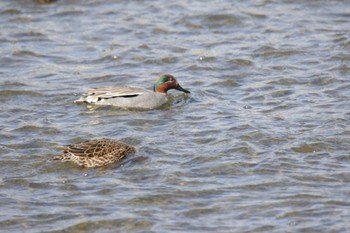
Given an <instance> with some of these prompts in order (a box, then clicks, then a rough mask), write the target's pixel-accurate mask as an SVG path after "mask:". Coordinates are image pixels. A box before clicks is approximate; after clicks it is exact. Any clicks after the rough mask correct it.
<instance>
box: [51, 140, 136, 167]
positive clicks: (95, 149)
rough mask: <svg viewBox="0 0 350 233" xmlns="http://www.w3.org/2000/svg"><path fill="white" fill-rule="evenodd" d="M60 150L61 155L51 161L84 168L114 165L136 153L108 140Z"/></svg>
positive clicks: (85, 142)
mask: <svg viewBox="0 0 350 233" xmlns="http://www.w3.org/2000/svg"><path fill="white" fill-rule="evenodd" d="M62 149H63V153H62V154H60V155H57V156H54V157H53V158H52V160H61V161H71V162H73V163H75V164H77V165H79V166H81V167H84V168H95V167H102V166H106V165H109V164H114V163H117V162H119V161H120V160H122V159H123V158H125V157H126V156H127V155H129V154H133V153H135V152H136V149H135V148H134V147H133V146H130V145H128V144H126V143H123V142H121V141H117V140H113V139H108V138H100V139H92V140H86V141H83V142H80V143H77V144H71V145H66V146H64V147H63V148H62Z"/></svg>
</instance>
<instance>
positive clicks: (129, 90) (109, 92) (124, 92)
mask: <svg viewBox="0 0 350 233" xmlns="http://www.w3.org/2000/svg"><path fill="white" fill-rule="evenodd" d="M148 92H151V91H149V90H146V89H143V88H140V87H130V86H116V87H100V88H91V89H89V90H88V91H87V94H86V95H85V96H83V97H82V98H80V99H79V100H77V101H76V102H87V103H96V102H98V101H101V100H102V99H111V98H117V97H120V98H131V97H136V96H139V95H142V94H144V93H148Z"/></svg>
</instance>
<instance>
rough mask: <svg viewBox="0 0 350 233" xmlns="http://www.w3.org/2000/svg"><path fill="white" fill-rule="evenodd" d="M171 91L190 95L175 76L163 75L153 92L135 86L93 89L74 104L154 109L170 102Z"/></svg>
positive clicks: (157, 81)
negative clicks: (169, 92)
mask: <svg viewBox="0 0 350 233" xmlns="http://www.w3.org/2000/svg"><path fill="white" fill-rule="evenodd" d="M171 89H176V90H178V91H182V92H185V93H190V92H189V91H188V90H186V89H183V88H182V87H181V86H180V84H179V83H178V82H177V80H176V79H175V77H174V76H172V75H170V74H163V75H161V76H160V77H159V78H158V79H157V80H156V82H155V84H154V86H153V91H150V90H146V89H144V88H140V87H133V86H115V87H101V88H92V89H89V90H88V91H87V94H85V95H84V96H82V97H81V98H80V99H78V100H76V101H74V102H75V103H88V104H96V105H113V106H116V107H120V108H136V109H154V108H158V107H160V106H161V105H163V104H165V103H167V102H168V94H167V92H168V91H169V90H171Z"/></svg>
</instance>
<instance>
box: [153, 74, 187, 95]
mask: <svg viewBox="0 0 350 233" xmlns="http://www.w3.org/2000/svg"><path fill="white" fill-rule="evenodd" d="M170 89H176V90H178V91H182V92H185V93H191V92H190V91H188V90H186V89H183V88H182V87H181V86H180V84H179V83H178V82H177V80H176V78H175V77H174V76H172V75H171V74H163V75H161V76H160V77H159V78H158V79H157V80H156V82H155V84H154V86H153V91H155V92H158V93H167V91H168V90H170Z"/></svg>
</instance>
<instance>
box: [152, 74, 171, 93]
mask: <svg viewBox="0 0 350 233" xmlns="http://www.w3.org/2000/svg"><path fill="white" fill-rule="evenodd" d="M172 79H173V76H171V75H167V74H165V75H162V76H160V77H159V78H158V80H157V81H156V83H155V84H154V87H153V90H154V91H156V90H157V88H158V87H159V86H160V85H161V84H163V83H165V82H168V81H171V80H172Z"/></svg>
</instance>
